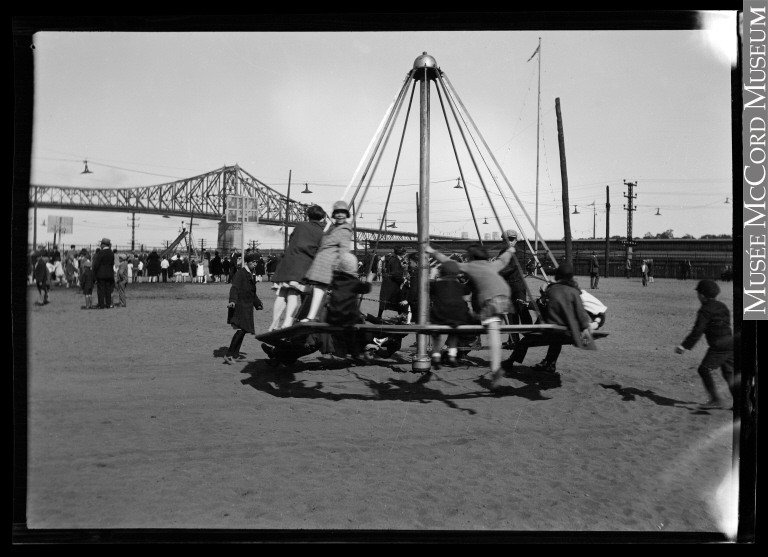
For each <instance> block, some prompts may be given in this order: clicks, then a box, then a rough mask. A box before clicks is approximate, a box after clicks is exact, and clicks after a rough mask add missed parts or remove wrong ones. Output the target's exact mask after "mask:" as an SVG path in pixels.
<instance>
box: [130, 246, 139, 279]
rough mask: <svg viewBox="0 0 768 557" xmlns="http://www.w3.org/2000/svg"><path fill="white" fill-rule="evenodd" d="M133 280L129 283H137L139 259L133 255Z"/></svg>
mask: <svg viewBox="0 0 768 557" xmlns="http://www.w3.org/2000/svg"><path fill="white" fill-rule="evenodd" d="M132 263H133V280H132V281H131V282H139V257H138V256H137V255H136V254H135V253H134V254H133V261H132Z"/></svg>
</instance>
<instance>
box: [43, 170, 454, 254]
mask: <svg viewBox="0 0 768 557" xmlns="http://www.w3.org/2000/svg"><path fill="white" fill-rule="evenodd" d="M227 195H246V196H249V197H255V198H256V199H258V205H259V223H260V224H267V225H273V226H284V225H285V207H286V202H287V204H288V224H289V226H290V225H291V224H296V223H299V222H303V221H304V220H306V217H305V212H306V210H307V208H308V207H310V205H309V204H307V203H300V202H298V201H295V200H293V199H288V198H287V197H286V196H285V195H283V194H281V193H278V192H276V191H275V190H273V189H272V188H270V187H269V186H268V185H266V184H265V183H264V182H262V181H261V180H259V179H258V178H255V177H253V176H252V175H251V174H249V173H248V172H246V171H245V170H243V169H242V168H240V167H239V166H237V165H235V166H224V167H222V168H219V169H218V170H214V171H212V172H208V173H206V174H201V175H200V176H194V177H192V178H185V179H183V180H177V181H175V182H169V183H167V184H160V185H156V186H144V187H138V188H101V189H94V188H69V187H61V186H39V185H32V186H30V190H29V205H30V207H32V208H34V207H39V208H56V209H58V208H61V207H65V208H69V209H76V210H86V211H116V212H130V213H146V214H151V215H167V216H174V217H195V218H208V219H224V217H225V214H226V209H227ZM356 232H357V240H358V241H360V242H366V241H367V242H375V241H376V239H377V238H379V230H378V229H374V228H360V227H357V228H356ZM417 238H418V235H417V234H416V233H415V232H394V231H392V230H391V229H387V228H385V229H383V230H382V232H381V236H380V239H381V240H388V241H398V240H403V241H407V240H411V241H412V240H414V239H417ZM430 238H431V239H435V240H439V239H446V240H447V239H456V238H455V237H453V236H430Z"/></svg>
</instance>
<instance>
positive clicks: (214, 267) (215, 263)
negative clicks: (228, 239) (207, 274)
mask: <svg viewBox="0 0 768 557" xmlns="http://www.w3.org/2000/svg"><path fill="white" fill-rule="evenodd" d="M210 271H211V274H212V275H221V274H223V273H224V270H223V268H222V266H221V256H219V255H217V256H216V257H214V258H213V259H211V265H210Z"/></svg>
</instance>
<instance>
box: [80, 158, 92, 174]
mask: <svg viewBox="0 0 768 557" xmlns="http://www.w3.org/2000/svg"><path fill="white" fill-rule="evenodd" d="M83 164H85V170H83V171H82V172H81V173H80V174H93V172H91V171H90V170H88V161H87V160H85V161H83Z"/></svg>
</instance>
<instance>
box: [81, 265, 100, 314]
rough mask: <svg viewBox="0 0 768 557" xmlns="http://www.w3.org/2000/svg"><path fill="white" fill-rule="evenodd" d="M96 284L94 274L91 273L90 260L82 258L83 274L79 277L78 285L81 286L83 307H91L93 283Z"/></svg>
mask: <svg viewBox="0 0 768 557" xmlns="http://www.w3.org/2000/svg"><path fill="white" fill-rule="evenodd" d="M94 284H96V275H94V274H93V269H91V260H90V259H84V260H83V274H82V276H81V277H80V285H81V286H82V287H83V295H84V296H85V305H84V306H83V309H92V308H93V285H94Z"/></svg>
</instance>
